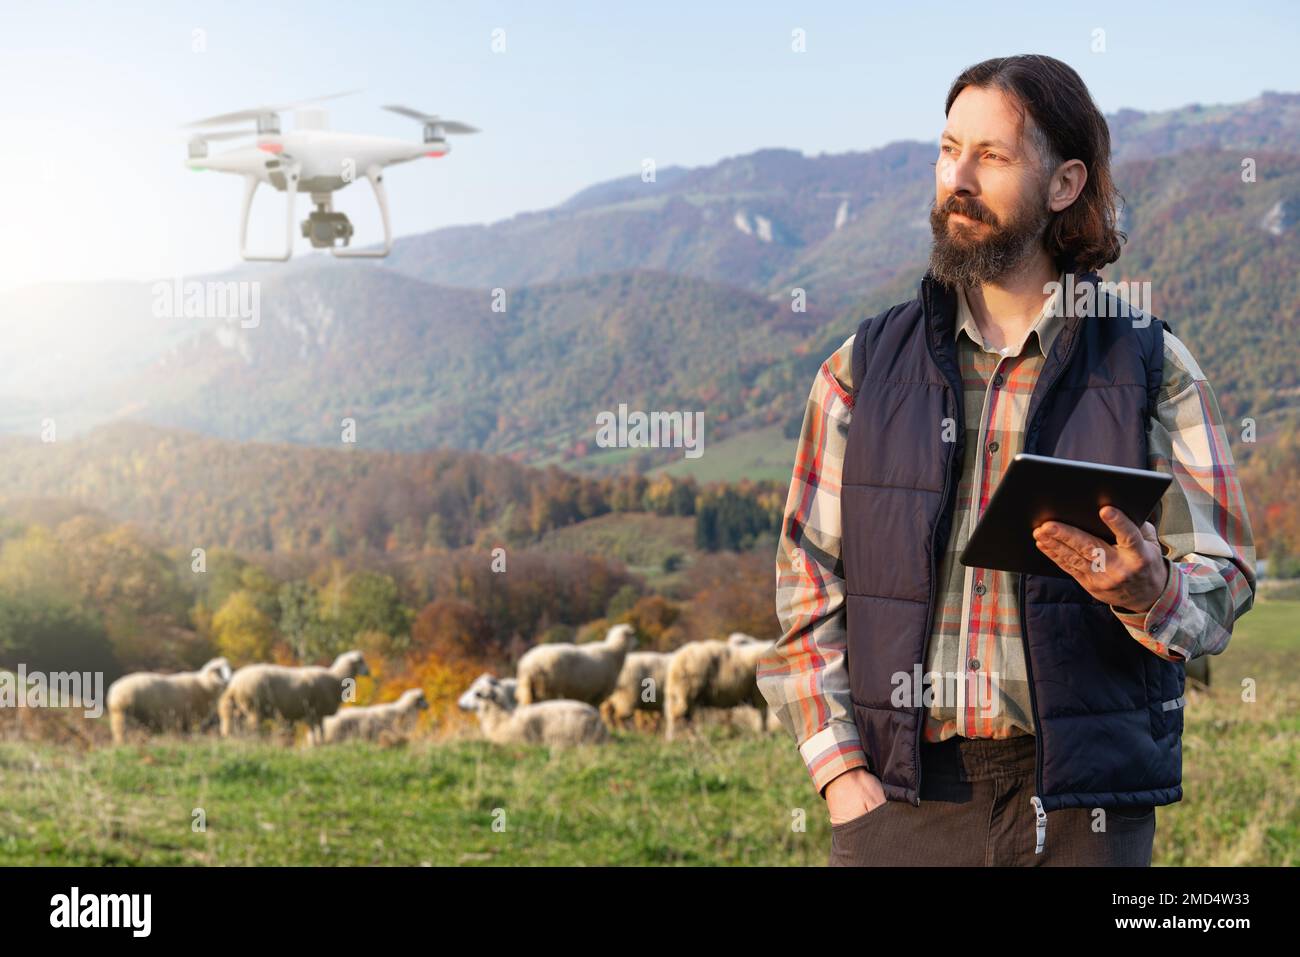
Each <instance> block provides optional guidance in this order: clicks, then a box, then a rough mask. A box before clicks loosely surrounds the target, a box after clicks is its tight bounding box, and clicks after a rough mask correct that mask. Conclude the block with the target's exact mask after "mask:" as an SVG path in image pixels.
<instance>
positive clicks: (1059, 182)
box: [1047, 159, 1088, 213]
mask: <svg viewBox="0 0 1300 957" xmlns="http://www.w3.org/2000/svg"><path fill="white" fill-rule="evenodd" d="M1087 182H1088V167H1087V166H1085V165H1084V163H1083V160H1077V159H1073V160H1066V161H1065V162H1064V163H1062V164H1061V165H1060V166H1058V167H1057V168H1056V171H1055V172H1053V173H1052V176H1051V179H1050V180H1049V181H1048V185H1047V208H1048V209H1050V210H1051V211H1052V212H1054V213H1059V212H1060V211H1061V210H1063V209H1068V208H1069V207H1070V205H1071V204H1072V203H1074V201H1075V200H1076V199H1078V198H1079V194H1080V193H1082V192H1083V187H1084V186H1085V185H1086V184H1087Z"/></svg>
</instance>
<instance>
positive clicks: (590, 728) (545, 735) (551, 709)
mask: <svg viewBox="0 0 1300 957" xmlns="http://www.w3.org/2000/svg"><path fill="white" fill-rule="evenodd" d="M458 704H459V705H460V707H461V708H462V709H464V710H466V711H474V712H476V713H477V714H478V721H479V727H481V728H482V729H483V733H484V734H485V735H486V736H487V739H488V740H489V741H491V742H492V743H493V744H545V745H549V746H550V747H571V746H574V745H581V744H604V743H605V742H606V741H608V740H609V731H608V729H607V728H606V727H605V725H604V723H603V722H602V721H601V720H600V712H598V711H597V710H596V709H595V708H594V707H592V706H591V705H589V704H587V703H586V702H583V701H572V700H567V699H560V700H550V701H540V702H537V703H536V704H526V705H525V704H521V705H519V706H517V707H515V708H509V707H507V701H506V695H505V692H504V691H503V690H502V687H501V682H499V681H497V680H496V679H495V678H493V677H492V676H491V675H486V674H485V675H480V676H479V677H478V678H477V679H475V681H474V683H473V684H472V685H470V688H469V690H468V691H466V692H465V694H463V695H461V697H460V700H459V702H458Z"/></svg>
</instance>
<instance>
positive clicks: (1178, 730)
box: [1147, 655, 1187, 740]
mask: <svg viewBox="0 0 1300 957" xmlns="http://www.w3.org/2000/svg"><path fill="white" fill-rule="evenodd" d="M1150 658H1151V660H1150V661H1148V663H1147V695H1148V697H1147V705H1148V710H1149V712H1150V714H1151V734H1152V736H1153V737H1154V738H1156V739H1157V740H1159V739H1160V738H1164V737H1166V736H1168V735H1170V734H1173V735H1181V734H1182V733H1183V720H1184V714H1185V712H1186V707H1187V696H1186V694H1185V693H1184V692H1185V689H1186V682H1187V669H1186V666H1185V665H1184V664H1183V663H1182V662H1181V661H1166V660H1165V659H1163V658H1158V657H1156V656H1155V655H1151V656H1150Z"/></svg>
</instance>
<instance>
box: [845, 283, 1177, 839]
mask: <svg viewBox="0 0 1300 957" xmlns="http://www.w3.org/2000/svg"><path fill="white" fill-rule="evenodd" d="M1097 281H1098V276H1097V275H1096V274H1095V273H1087V274H1082V275H1076V276H1075V283H1076V287H1077V286H1078V284H1080V283H1084V282H1093V283H1096V282H1097ZM1110 301H1111V303H1112V307H1113V306H1114V303H1115V302H1116V300H1115V299H1113V298H1111V300H1110ZM956 311H957V304H956V294H955V292H954V291H953V290H951V289H949V288H948V287H946V286H945V285H943V284H941V283H939V282H937V281H935V280H934V279H933V277H931V276H929V275H927V276H926V278H925V279H924V280H922V282H921V288H920V293H919V296H918V298H916V299H913V300H911V301H909V302H906V303H902V304H901V305H897V306H894V307H892V308H890V309H888V310H886V311H885V312H883V313H881V314H879V315H877V316H873V317H871V318H869V319H867V320H866V321H865V322H863V323H862V325H861V326H860V328H859V329H858V334H857V338H856V341H855V343H854V349H853V384H854V392H855V395H858V398H856V400H855V404H854V407H853V413H852V418H851V421H850V426H849V436H848V448H847V452H846V456H845V461H844V471H843V488H842V492H841V503H842V511H843V521H844V541H843V555H844V574H845V579H846V582H847V588H848V596H847V605H846V608H847V624H848V671H849V683H850V688H851V696H852V701H853V710H854V718H855V722H856V724H857V727H858V731H859V734H860V735H861V738H862V744H863V747H864V749H865V751H866V753H867V759H868V762H869V764H870V770H871V772H872V773H873V774H875V775H876V776H878V777H879V778H880V780H881V783H882V784H883V786H884V790H885V795H886V797H887V798H888V799H890V800H895V801H908V802H911V803H912V804H914V805H918V806H919V805H920V773H919V763H920V745H921V740H922V737H921V733H922V726H923V721H924V711H925V709H924V707H923V706H921V705H917V706H916V707H906V708H897V707H894V706H893V705H892V704H891V702H890V696H891V693H892V692H893V690H894V684H893V676H894V675H895V674H898V673H902V674H907V675H911V674H912V673H913V670H914V667H915V666H916V665H918V664H919V665H920V666H921V667H922V669H924V667H925V661H926V646H927V643H928V639H929V636H930V632H931V630H932V627H933V624H934V615H935V602H936V593H937V591H938V588H939V585H940V583H939V582H938V580H937V579H938V574H939V567H940V563H941V559H942V556H943V554H944V547H945V545H946V543H947V538H948V535H949V533H950V532H951V529H952V523H953V513H954V504H955V499H956V497H957V496H956V489H957V483H958V480H959V478H960V472H961V462H962V451H963V447H964V443H965V442H966V440H967V437H966V434H965V429H964V421H965V420H964V417H963V408H962V406H963V394H962V384H961V377H960V371H959V368H958V360H957V352H956V342H955V340H954V324H955V319H956ZM1114 314H1115V313H1114V311H1112V312H1111V313H1110V315H1114ZM1103 315H1105V313H1103ZM1162 335H1163V325H1162V323H1161V322H1160V320H1158V319H1155V318H1154V317H1151V321H1150V323H1149V324H1148V325H1145V326H1143V325H1141V321H1139V322H1135V321H1134V320H1133V319H1131V318H1081V317H1078V316H1071V315H1069V314H1068V311H1067V316H1066V318H1064V320H1063V325H1062V328H1061V331H1060V332H1059V334H1058V335H1057V337H1056V340H1055V342H1054V343H1053V347H1052V351H1051V354H1050V355H1049V356H1048V357H1047V359H1046V361H1045V362H1044V365H1043V369H1042V372H1041V373H1040V376H1039V379H1038V383H1037V386H1036V388H1035V389H1034V393H1033V396H1032V398H1031V400H1030V405H1029V412H1028V419H1027V424H1026V430H1025V445H1024V451H1026V452H1036V453H1038V454H1040V455H1052V456H1057V457H1059V458H1067V459H1081V460H1086V461H1091V462H1104V463H1109V464H1113V465H1123V466H1129V467H1131V468H1147V467H1148V462H1147V448H1146V421H1147V417H1148V416H1149V415H1150V414H1152V413H1153V412H1154V409H1155V400H1156V395H1157V392H1158V390H1159V388H1160V384H1161V378H1162V374H1163V356H1164V352H1163V342H1162ZM945 420H952V421H953V422H954V423H955V426H956V441H955V442H951V441H949V442H945V441H943V437H944V432H945V430H944V427H943V424H944V422H945ZM948 434H949V437H951V434H952V430H951V429H949V430H948ZM971 440H972V441H974V440H975V439H974V437H972V438H971ZM1152 521H1153V522H1154V521H1156V516H1153V517H1152ZM1019 580H1020V590H1019V602H1020V612H1021V615H1020V617H1021V622H1022V624H1023V628H1022V632H1023V640H1024V647H1025V657H1026V664H1027V669H1028V677H1029V684H1030V695H1031V697H1030V700H1031V704H1032V706H1033V712H1034V728H1035V739H1036V748H1037V755H1036V762H1035V791H1036V796H1037V798H1038V799H1039V800H1040V802H1041V804H1040V807H1039V808H1036V810H1037V811H1038V819H1039V842H1040V844H1041V843H1042V837H1043V831H1042V826H1043V824H1044V823H1045V821H1046V817H1045V812H1047V811H1052V810H1056V809H1058V808H1063V807H1088V808H1092V807H1103V808H1109V807H1128V806H1142V805H1162V804H1172V803H1174V802H1175V801H1179V800H1181V799H1182V787H1181V778H1182V743H1181V737H1182V730H1183V708H1182V699H1183V685H1184V676H1185V672H1184V666H1183V664H1182V663H1180V662H1169V661H1165V660H1163V659H1162V658H1160V657H1159V656H1158V655H1156V654H1153V653H1152V652H1151V651H1148V650H1147V649H1146V648H1144V647H1143V646H1142V645H1141V644H1139V643H1138V642H1137V641H1135V640H1134V639H1133V637H1132V636H1131V635H1130V634H1129V633H1128V632H1127V631H1126V630H1125V629H1124V626H1123V625H1122V624H1121V623H1120V622H1119V620H1118V619H1117V618H1116V617H1115V615H1114V613H1113V612H1112V611H1111V610H1110V608H1109V607H1108V606H1107V605H1105V604H1104V603H1102V602H1099V601H1097V600H1096V599H1094V598H1093V597H1092V596H1091V595H1089V594H1088V593H1087V592H1086V591H1084V590H1083V588H1082V587H1080V586H1079V585H1078V584H1077V583H1076V582H1075V581H1074V580H1073V579H1065V578H1052V577H1048V576H1039V575H1021V576H1020V579H1019Z"/></svg>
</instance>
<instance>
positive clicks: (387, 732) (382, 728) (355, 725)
mask: <svg viewBox="0 0 1300 957" xmlns="http://www.w3.org/2000/svg"><path fill="white" fill-rule="evenodd" d="M428 709H429V702H428V699H426V698H425V697H424V692H423V691H421V690H420V689H419V688H412V689H411V690H409V691H406V692H404V693H403V694H402V696H401V697H400V698H398V699H397V700H396V701H392V702H389V703H388V704H374V705H369V706H367V707H364V708H343V709H341V710H340V711H338V712H337V713H335V714H332V715H330V716H329V717H328V718H326V719H325V720H324V721H323V722H321V726H322V728H323V730H324V732H325V741H326V742H327V743H330V744H333V743H335V742H338V741H348V740H352V739H358V740H364V741H380V740H383V739H388V738H394V737H397V736H399V735H400V734H401V732H402V730H403V729H404V728H405V727H406V726H407V725H409V724H410V723H412V722H413V720H414V719H415V717H416V716H417V715H418V714H419V712H421V711H427V710H428Z"/></svg>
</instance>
